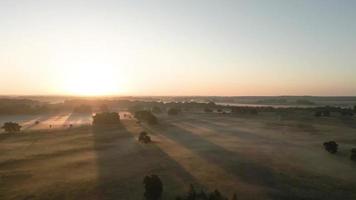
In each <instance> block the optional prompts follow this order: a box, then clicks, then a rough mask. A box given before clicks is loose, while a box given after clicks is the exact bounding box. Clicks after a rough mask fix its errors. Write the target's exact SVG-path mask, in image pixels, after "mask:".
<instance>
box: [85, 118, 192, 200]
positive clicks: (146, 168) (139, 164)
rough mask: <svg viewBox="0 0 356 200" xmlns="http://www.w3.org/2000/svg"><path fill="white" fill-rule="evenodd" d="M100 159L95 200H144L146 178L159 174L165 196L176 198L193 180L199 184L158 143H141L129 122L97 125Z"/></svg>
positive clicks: (96, 139)
mask: <svg viewBox="0 0 356 200" xmlns="http://www.w3.org/2000/svg"><path fill="white" fill-rule="evenodd" d="M92 133H93V138H94V151H95V154H96V162H97V186H96V188H95V191H96V192H95V194H94V195H95V199H115V200H116V199H127V200H129V199H142V198H143V193H144V191H143V190H144V187H143V184H142V181H143V178H144V177H145V176H146V175H150V174H156V175H158V176H159V177H160V178H161V179H162V182H163V184H164V193H163V197H164V198H165V199H174V198H175V196H176V195H178V194H179V193H181V192H183V191H185V190H186V187H187V186H189V184H190V183H193V184H197V185H199V183H198V182H197V181H196V180H195V179H194V177H192V176H191V175H190V174H189V173H188V172H187V171H185V170H184V169H183V168H182V167H181V166H180V165H179V164H178V163H177V162H176V161H174V160H172V159H171V158H170V157H169V156H168V155H167V154H166V153H165V152H163V151H162V150H161V149H159V148H158V147H157V146H156V145H155V144H141V143H139V142H138V141H137V139H136V138H135V137H134V136H135V135H138V133H133V132H130V131H129V130H128V129H127V128H126V127H125V125H121V126H116V127H110V128H108V127H106V128H104V127H101V128H100V127H99V128H98V127H93V128H92Z"/></svg>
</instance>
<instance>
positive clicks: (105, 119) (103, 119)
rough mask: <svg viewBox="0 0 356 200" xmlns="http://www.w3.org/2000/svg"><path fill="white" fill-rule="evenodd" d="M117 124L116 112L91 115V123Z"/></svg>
mask: <svg viewBox="0 0 356 200" xmlns="http://www.w3.org/2000/svg"><path fill="white" fill-rule="evenodd" d="M115 124H116V125H117V124H120V115H119V114H118V113H116V112H103V113H96V114H95V115H94V116H93V125H115Z"/></svg>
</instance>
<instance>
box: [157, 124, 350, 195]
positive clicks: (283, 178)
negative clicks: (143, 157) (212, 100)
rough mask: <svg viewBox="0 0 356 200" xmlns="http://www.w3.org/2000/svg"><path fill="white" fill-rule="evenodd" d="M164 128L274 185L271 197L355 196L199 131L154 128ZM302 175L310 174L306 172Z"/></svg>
mask: <svg viewBox="0 0 356 200" xmlns="http://www.w3.org/2000/svg"><path fill="white" fill-rule="evenodd" d="M158 129H159V130H158ZM162 129H164V134H165V136H166V137H168V138H170V139H172V140H174V141H176V142H178V143H179V144H180V145H182V146H184V147H186V148H188V149H190V150H191V151H193V152H194V153H195V154H197V155H199V156H200V157H201V158H203V159H205V160H207V161H208V162H210V163H213V164H216V165H219V166H220V167H221V168H223V169H224V170H225V171H226V172H227V173H229V174H232V175H233V176H235V177H236V178H238V179H240V180H242V181H245V182H246V183H249V184H254V185H259V186H265V187H268V188H271V189H272V190H269V191H270V192H269V193H268V196H270V197H271V198H272V199H337V198H343V199H352V197H354V195H355V194H353V193H354V192H352V191H342V192H340V190H339V189H338V188H339V186H337V185H334V186H335V188H333V187H328V188H327V189H326V190H325V188H323V187H321V186H320V185H322V184H325V182H322V181H320V182H319V183H315V180H313V183H312V184H310V183H304V182H303V181H302V180H300V178H297V177H295V176H296V175H293V174H285V173H281V172H278V171H275V170H273V169H271V168H269V167H266V166H264V165H261V164H259V163H255V162H254V161H252V159H249V158H248V157H246V156H244V155H241V154H239V153H237V152H232V151H229V150H226V149H225V148H223V147H221V146H219V145H217V144H214V143H212V142H211V141H209V140H207V139H205V138H203V137H201V136H199V135H196V134H194V133H192V132H190V131H187V130H185V129H182V128H180V127H178V126H175V125H172V124H165V125H162V126H161V127H160V128H152V129H151V130H152V131H154V132H155V131H157V132H158V131H160V132H162ZM256 148H258V147H256ZM281 151H282V149H281ZM303 175H307V176H308V174H305V173H304V174H303ZM314 177H315V175H314ZM326 179H327V180H329V181H328V182H327V184H332V183H333V182H335V181H336V180H331V179H329V178H327V177H326ZM326 179H325V180H326ZM323 180H324V179H323ZM336 184H337V183H336Z"/></svg>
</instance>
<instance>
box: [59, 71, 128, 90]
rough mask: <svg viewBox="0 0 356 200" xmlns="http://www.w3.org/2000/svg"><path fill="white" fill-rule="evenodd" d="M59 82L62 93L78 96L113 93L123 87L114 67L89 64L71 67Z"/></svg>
mask: <svg viewBox="0 0 356 200" xmlns="http://www.w3.org/2000/svg"><path fill="white" fill-rule="evenodd" d="M60 82H61V84H60V85H61V90H62V91H63V92H64V93H66V94H69V95H78V96H105V95H115V94H119V93H120V91H121V90H120V88H122V87H123V85H122V83H123V80H122V78H120V75H119V73H118V72H117V70H115V67H110V66H100V65H90V64H86V65H82V66H78V65H77V66H76V67H71V68H70V69H68V70H66V74H65V76H62V78H61V80H60Z"/></svg>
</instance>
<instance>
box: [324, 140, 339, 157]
mask: <svg viewBox="0 0 356 200" xmlns="http://www.w3.org/2000/svg"><path fill="white" fill-rule="evenodd" d="M324 148H325V150H326V151H328V152H329V153H333V154H334V153H336V152H337V149H338V144H337V143H336V142H335V141H329V142H324Z"/></svg>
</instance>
